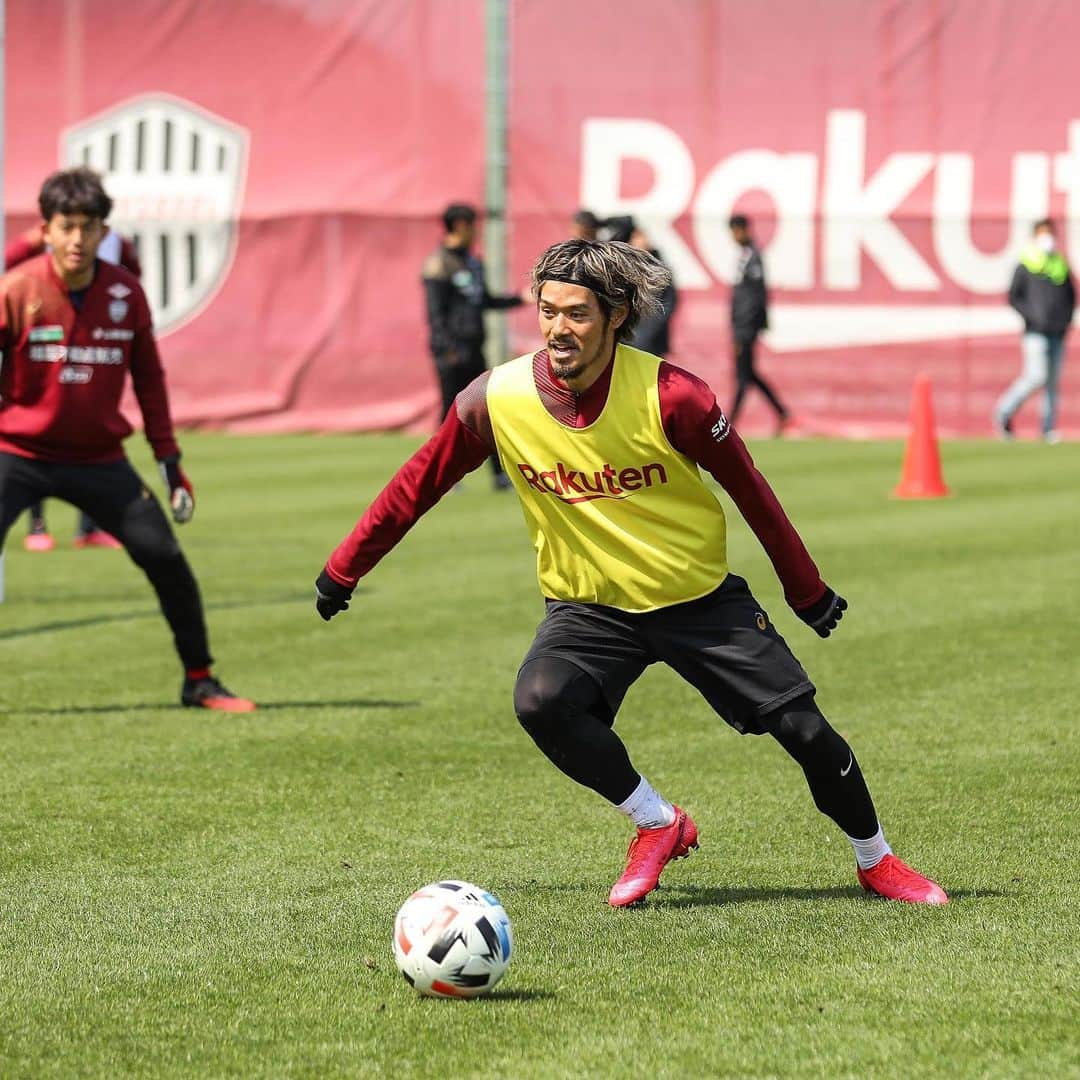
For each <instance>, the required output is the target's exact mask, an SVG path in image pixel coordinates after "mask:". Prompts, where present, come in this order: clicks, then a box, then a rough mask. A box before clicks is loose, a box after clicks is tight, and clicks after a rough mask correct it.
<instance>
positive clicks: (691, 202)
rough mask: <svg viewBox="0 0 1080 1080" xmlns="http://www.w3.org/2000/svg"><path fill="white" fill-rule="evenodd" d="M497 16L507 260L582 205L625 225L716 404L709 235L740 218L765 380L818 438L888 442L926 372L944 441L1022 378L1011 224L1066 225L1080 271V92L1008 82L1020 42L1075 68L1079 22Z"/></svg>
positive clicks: (719, 374)
mask: <svg viewBox="0 0 1080 1080" xmlns="http://www.w3.org/2000/svg"><path fill="white" fill-rule="evenodd" d="M572 8H573V13H572V12H571V9H572ZM517 14H518V18H517V19H516V20H515V23H514V26H515V51H514V54H513V57H514V70H515V73H516V75H517V79H516V81H515V84H514V89H515V94H514V98H513V110H512V117H513V123H512V126H511V130H512V131H513V132H514V135H515V140H514V142H513V144H512V155H513V160H514V162H515V170H514V173H513V178H514V187H513V191H512V203H513V205H514V207H515V209H516V211H517V213H518V214H519V215H520V217H519V221H520V227H519V229H518V231H517V234H516V235H517V244H518V248H517V250H518V252H520V257H522V259H523V261H524V256H525V254H526V251H527V250H528V249H529V248H531V247H533V246H536V245H539V244H541V243H543V242H545V241H546V240H547V239H548V238H549V237H551V236H559V235H562V233H563V232H565V221H566V219H567V217H568V215H569V213H570V212H571V211H572V209H573V208H574V207H576V206H578V205H582V206H587V207H588V208H589V209H592V210H594V211H596V212H598V213H600V214H630V215H633V216H634V217H635V219H636V220H637V221H638V222H639V223H640V224H641V225H643V226H644V227H645V229H646V230H647V231H648V233H649V235H650V237H651V238H652V240H653V241H654V243H655V244H656V245H657V246H658V247H659V248H660V249H661V250H662V252H663V253H664V256H665V258H666V259H667V260H668V261H669V262H670V264H671V266H672V268H673V270H674V272H675V275H676V279H677V282H678V284H679V286H680V288H681V290H682V300H683V303H682V306H681V309H680V315H679V320H678V324H677V330H676V333H675V336H674V344H675V349H676V358H677V359H679V360H681V361H682V362H684V363H686V364H687V365H688V366H690V367H693V368H695V369H697V370H698V371H699V372H700V373H702V374H703V375H705V376H706V377H708V378H709V379H710V381H712V382H713V384H714V386H716V387H717V389H718V390H719V391H720V392H721V400H724V393H725V392H726V391H727V387H728V385H729V382H730V369H731V361H730V357H729V353H730V342H729V340H728V327H727V323H728V315H727V295H728V287H729V285H730V282H731V279H732V274H733V272H734V269H735V263H736V254H735V250H734V246H733V244H732V241H731V239H730V234H729V230H728V228H727V220H728V217H729V216H730V215H731V213H732V212H734V211H736V210H738V211H739V212H745V213H747V214H749V215H750V216H751V218H752V219H753V220H754V222H755V225H756V227H757V231H758V234H759V237H760V239H761V240H762V241H763V249H764V255H765V260H766V269H767V275H768V279H769V283H770V287H771V298H772V304H773V306H772V312H771V327H770V330H769V332H768V334H767V335H766V337H765V344H766V361H765V368H766V370H767V371H768V372H769V373H770V374H771V375H775V377H776V379H777V381H778V382H779V383H780V385H782V386H783V387H784V388H785V389H786V390H787V391H788V396H789V397H790V398H791V399H792V401H793V404H794V406H795V409H796V411H797V412H799V413H800V414H802V415H804V416H809V417H812V418H813V420H814V421H815V422H816V423H817V424H818V425H819V427H820V428H821V429H822V430H826V431H827V430H845V431H849V432H856V433H858V432H863V431H865V432H874V431H881V432H888V431H892V430H900V429H901V428H902V426H903V424H904V422H905V418H906V413H907V408H908V402H909V395H910V387H911V381H912V378H913V376H914V374H915V372H916V371H918V370H928V371H929V372H931V374H932V375H933V376H934V379H935V386H936V392H937V396H938V399H939V413H940V416H941V418H942V421H943V425H944V426H945V427H946V428H947V429H953V430H956V431H961V432H972V433H978V432H983V433H985V432H988V431H989V429H990V428H989V416H990V410H991V407H992V404H993V400H994V397H995V395H996V394H997V393H998V392H999V391H1000V389H1001V387H1002V386H1003V385H1004V383H1005V382H1007V381H1008V379H1009V378H1010V377H1011V375H1012V374H1013V373H1014V370H1015V368H1016V366H1017V364H1018V353H1019V342H1018V338H1019V332H1020V329H1021V323H1020V319H1019V317H1018V316H1017V315H1016V314H1015V313H1014V312H1013V311H1012V310H1011V309H1010V308H1009V307H1008V306H1007V304H1006V303H1005V293H1006V290H1007V288H1008V284H1009V280H1010V278H1011V275H1012V271H1013V268H1014V267H1015V265H1016V263H1017V259H1018V255H1019V253H1020V250H1021V248H1022V247H1023V245H1024V244H1025V243H1026V242H1027V241H1028V240H1029V238H1030V233H1031V227H1032V224H1033V223H1034V222H1035V221H1036V220H1038V219H1039V218H1042V217H1046V216H1053V217H1055V218H1057V219H1058V220H1059V221H1062V222H1063V223H1064V224H1065V228H1064V230H1063V238H1064V244H1065V248H1066V253H1067V254H1068V256H1069V257H1070V258H1071V259H1073V260H1080V107H1078V106H1077V105H1076V102H1077V101H1080V95H1077V94H1072V95H1070V94H1068V93H1064V92H1063V89H1064V88H1065V86H1066V85H1067V83H1068V78H1067V77H1064V76H1063V78H1064V81H1062V79H1058V80H1040V79H1038V78H1033V75H1034V74H1035V73H1033V72H1032V71H1030V70H1029V64H1030V62H1031V57H1032V55H1033V54H1032V51H1031V45H1032V42H1033V41H1034V40H1036V39H1037V40H1038V41H1039V42H1042V45H1041V46H1040V50H1041V51H1040V60H1039V65H1040V69H1042V70H1046V69H1045V68H1043V64H1044V62H1045V63H1046V64H1048V65H1049V69H1052V70H1057V71H1060V72H1063V73H1065V72H1069V71H1070V70H1071V68H1072V63H1071V61H1070V60H1069V58H1068V56H1067V52H1068V48H1067V46H1066V44H1065V42H1066V41H1068V40H1069V39H1070V38H1072V37H1074V36H1075V34H1076V33H1077V32H1078V31H1080V9H1078V10H1076V11H1067V10H1065V9H1063V8H1062V6H1061V5H1054V4H1050V3H1043V4H1035V5H1031V6H1029V7H1026V8H1025V9H1024V10H1023V11H1021V10H1019V9H1018V8H1016V7H1015V6H1014V5H1011V4H1008V3H991V4H985V3H983V4H977V3H962V4H958V5H952V6H950V8H949V10H948V12H947V13H945V14H944V15H942V14H941V13H940V12H937V11H936V9H932V8H931V7H930V6H929V5H907V6H905V7H904V8H903V11H902V13H901V12H900V10H899V9H895V8H885V7H884V6H878V5H866V4H860V3H855V2H852V3H839V4H832V5H825V6H823V7H822V6H818V7H813V8H807V7H806V6H803V5H794V4H774V5H745V4H738V3H719V2H718V3H702V4H693V5H691V4H687V5H680V6H678V7H677V8H674V9H664V10H662V11H661V10H659V9H656V8H654V7H651V6H649V5H629V6H627V5H621V4H616V3H603V2H601V3H596V4H591V5H588V6H587V7H585V8H580V9H579V8H576V7H574V6H573V5H571V4H568V3H561V2H556V3H554V4H551V3H545V4H537V3H526V2H522V3H521V4H519V5H518V8H517ZM571 14H572V21H573V24H574V27H575V33H574V34H573V35H572V36H570V37H569V38H562V39H560V45H559V48H558V49H554V50H544V49H542V48H541V45H542V42H543V39H544V31H543V27H544V26H545V25H550V24H559V23H560V20H561V19H562V18H564V17H565V18H566V19H571ZM991 16H992V17H991ZM1051 25H1055V26H1057V30H1056V31H1054V32H1051V31H1050V27H1051ZM615 26H617V27H618V34H617V42H618V44H617V46H613V47H611V48H608V47H605V44H604V43H605V42H606V41H607V40H608V39H609V38H610V37H611V28H612V27H615ZM1044 46H1045V49H1049V50H1050V52H1051V53H1053V54H1054V55H1053V56H1047V55H1046V53H1045V51H1042V50H1043V48H1044ZM1078 89H1080V87H1078ZM1074 113H1075V114H1076V115H1074ZM1066 371H1067V372H1068V369H1066ZM1066 377H1067V379H1068V380H1069V381H1068V384H1067V386H1066V404H1065V415H1064V421H1065V426H1070V425H1071V426H1074V427H1075V426H1076V425H1077V424H1078V423H1080V408H1078V407H1077V405H1078V403H1077V402H1076V395H1075V394H1073V395H1069V394H1068V387H1069V386H1071V385H1073V384H1074V383H1075V376H1072V377H1070V376H1069V375H1068V373H1067V376H1066ZM1070 397H1071V398H1072V400H1070ZM750 419H751V417H748V420H750Z"/></svg>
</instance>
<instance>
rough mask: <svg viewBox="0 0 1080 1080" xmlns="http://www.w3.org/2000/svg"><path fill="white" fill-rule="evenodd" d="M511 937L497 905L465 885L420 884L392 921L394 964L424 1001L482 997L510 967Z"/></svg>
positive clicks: (456, 882)
mask: <svg viewBox="0 0 1080 1080" xmlns="http://www.w3.org/2000/svg"><path fill="white" fill-rule="evenodd" d="M512 949H513V936H512V934H511V931H510V919H509V918H508V917H507V914H506V912H505V911H504V910H503V906H502V904H500V903H499V901H498V900H497V899H496V898H495V897H494V896H492V895H491V893H489V892H485V891H484V890H483V889H481V888H479V887H478V886H476V885H470V884H469V882H467V881H436V882H434V883H433V884H431V885H425V886H424V888H422V889H417V890H416V892H414V893H413V894H412V896H410V897H409V899H408V900H406V901H405V903H404V904H402V905H401V908H400V909H399V910H398V913H397V917H396V918H395V919H394V961H395V963H396V964H397V966H398V970H399V971H400V972H401V974H402V975H404V976H405V979H406V981H407V982H408V983H409V985H410V986H412V987H413V989H415V990H417V991H418V992H419V993H421V994H426V995H428V996H429V997H461V998H471V997H479V996H480V995H481V994H486V993H487V992H488V991H489V990H490V989H491V988H492V987H493V986H494V985H495V984H496V983H497V982H498V981H499V980H500V979H501V978H502V977H503V975H504V974H505V972H506V969H507V967H509V965H510V953H511V951H512Z"/></svg>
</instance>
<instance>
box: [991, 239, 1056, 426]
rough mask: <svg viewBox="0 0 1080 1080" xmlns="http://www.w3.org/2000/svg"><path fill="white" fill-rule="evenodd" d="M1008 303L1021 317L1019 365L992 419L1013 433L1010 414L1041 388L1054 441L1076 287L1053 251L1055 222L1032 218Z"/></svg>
mask: <svg viewBox="0 0 1080 1080" xmlns="http://www.w3.org/2000/svg"><path fill="white" fill-rule="evenodd" d="M1009 304H1010V305H1011V306H1012V307H1014V308H1015V309H1016V310H1017V311H1018V312H1019V313H1020V315H1021V316H1022V317H1023V320H1024V336H1023V338H1022V339H1021V349H1022V352H1023V358H1024V367H1023V370H1022V371H1021V372H1020V374H1019V375H1018V376H1017V378H1016V379H1015V380H1014V381H1013V383H1012V385H1011V386H1010V387H1009V388H1008V390H1006V391H1005V393H1004V394H1003V395H1002V396H1001V399H1000V400H999V401H998V403H997V406H996V407H995V409H994V423H995V424H996V426H997V429H998V431H999V432H1000V433H1001V435H1002V437H1003V438H1005V439H1011V438H1012V437H1013V427H1012V422H1013V417H1014V416H1015V415H1016V413H1017V412H1018V411H1019V409H1020V408H1021V406H1022V405H1023V404H1024V402H1025V401H1027V399H1028V398H1029V397H1031V395H1032V394H1034V393H1035V392H1036V391H1038V390H1044V391H1045V393H1044V396H1043V407H1042V433H1043V438H1044V439H1045V440H1046V441H1047V442H1057V441H1058V433H1057V430H1056V428H1055V426H1054V423H1055V420H1056V418H1057V405H1058V377H1059V375H1060V374H1061V364H1062V361H1063V359H1064V356H1065V334H1066V331H1067V330H1068V329H1069V324H1070V323H1071V322H1072V317H1073V309H1074V308H1075V307H1076V289H1075V287H1074V286H1073V279H1072V274H1071V273H1070V272H1069V264H1068V262H1067V261H1066V259H1065V256H1064V255H1063V254H1062V253H1061V252H1060V251H1058V247H1057V235H1056V232H1055V230H1054V223H1053V222H1052V221H1049V220H1043V221H1039V222H1036V224H1035V228H1034V231H1033V235H1032V242H1031V244H1030V245H1029V246H1028V247H1026V248H1025V249H1024V251H1023V252H1022V253H1021V255H1020V264H1019V265H1018V266H1017V268H1016V271H1015V272H1014V273H1013V278H1012V284H1010V286H1009Z"/></svg>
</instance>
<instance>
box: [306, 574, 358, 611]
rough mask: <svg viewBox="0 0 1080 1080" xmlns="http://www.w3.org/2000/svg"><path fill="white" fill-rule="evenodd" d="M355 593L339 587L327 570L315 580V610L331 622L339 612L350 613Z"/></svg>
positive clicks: (345, 587)
mask: <svg viewBox="0 0 1080 1080" xmlns="http://www.w3.org/2000/svg"><path fill="white" fill-rule="evenodd" d="M352 594H353V591H352V589H350V588H349V587H348V586H346V585H339V584H338V583H337V582H336V581H335V580H334V579H333V578H332V577H331V576H330V575H329V574H328V573H327V572H326V571H325V570H324V571H323V572H322V573H321V574H320V575H319V576H318V577H317V578H316V579H315V609H316V610H317V611H318V613H319V614H320V615H321V616H322V617H323V618H324V619H325V620H326V621H327V622H329V621H330V620H331V619H332V618H333V617H334V616H335V615H336V614H337V613H338V612H339V611H348V609H349V600H350V598H351V597H352Z"/></svg>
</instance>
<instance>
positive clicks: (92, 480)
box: [0, 451, 180, 557]
mask: <svg viewBox="0 0 1080 1080" xmlns="http://www.w3.org/2000/svg"><path fill="white" fill-rule="evenodd" d="M45 498H54V499H63V500H64V501H65V502H69V503H71V504H72V505H73V506H77V507H78V508H79V509H80V510H82V511H83V512H84V513H87V514H89V515H90V517H92V518H93V519H94V521H95V522H96V523H97V524H98V525H99V526H100V527H101V528H102V529H104V530H105V531H106V532H109V533H112V535H113V536H115V537H116V538H117V539H118V540H120V541H121V543H123V545H124V546H125V547H126V548H127V549H128V552H129V553H130V554H132V556H133V557H135V556H138V555H140V554H142V553H143V552H146V553H151V554H156V555H170V554H173V553H179V550H180V549H179V547H178V546H177V543H176V539H175V537H174V536H173V533H172V529H171V528H170V527H169V523H168V521H167V520H166V519H165V515H164V513H163V512H162V510H161V507H160V505H159V504H158V502H157V500H156V499H155V498H154V497H153V495H152V494H151V493H150V491H149V489H148V488H147V487H146V485H145V484H144V483H143V482H142V480H141V479H140V478H139V474H138V473H137V472H136V471H135V470H134V469H133V468H132V467H131V464H130V462H128V461H127V460H126V459H122V460H120V461H114V462H110V463H109V464H107V465H68V464H59V463H56V462H50V461H38V460H36V459H35V458H27V457H22V456H20V455H18V454H9V453H6V452H3V451H0V550H3V546H4V538H5V537H6V535H7V531H8V529H9V528H10V527H11V525H12V523H13V522H14V521H15V520H16V519H17V518H18V517H19V515H20V514H22V512H23V511H24V510H26V509H27V507H29V506H31V505H32V504H34V503H36V502H39V501H40V500H41V499H45Z"/></svg>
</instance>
